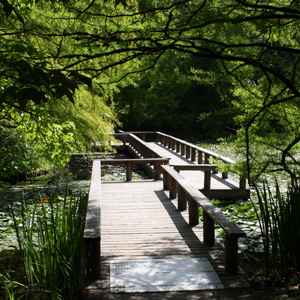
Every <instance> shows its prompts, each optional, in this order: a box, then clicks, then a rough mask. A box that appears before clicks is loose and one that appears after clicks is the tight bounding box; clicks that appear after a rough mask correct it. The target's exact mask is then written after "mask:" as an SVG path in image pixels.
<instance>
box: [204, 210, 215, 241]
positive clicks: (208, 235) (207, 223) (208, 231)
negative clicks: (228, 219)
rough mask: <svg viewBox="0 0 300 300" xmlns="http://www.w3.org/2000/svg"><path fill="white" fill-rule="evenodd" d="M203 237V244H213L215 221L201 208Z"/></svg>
mask: <svg viewBox="0 0 300 300" xmlns="http://www.w3.org/2000/svg"><path fill="white" fill-rule="evenodd" d="M203 239H204V245H208V246H212V245H214V244H215V223H214V220H213V219H212V218H211V217H210V216H209V215H208V214H207V213H206V212H205V211H204V210H203Z"/></svg>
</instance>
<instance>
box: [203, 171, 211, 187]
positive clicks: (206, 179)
mask: <svg viewBox="0 0 300 300" xmlns="http://www.w3.org/2000/svg"><path fill="white" fill-rule="evenodd" d="M210 181H211V171H210V170H208V171H204V189H206V190H209V189H210Z"/></svg>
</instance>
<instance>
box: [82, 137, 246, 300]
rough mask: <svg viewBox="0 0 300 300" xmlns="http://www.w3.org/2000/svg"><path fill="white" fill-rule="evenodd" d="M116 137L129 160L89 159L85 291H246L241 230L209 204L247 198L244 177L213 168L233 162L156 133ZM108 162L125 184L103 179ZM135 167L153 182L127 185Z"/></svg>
mask: <svg viewBox="0 0 300 300" xmlns="http://www.w3.org/2000/svg"><path fill="white" fill-rule="evenodd" d="M115 136H116V138H117V139H119V140H120V145H119V146H118V147H122V148H123V149H126V150H127V151H128V152H129V153H130V154H131V156H132V158H129V159H115V160H98V159H95V160H94V161H93V170H92V178H91V185H90V192H89V202H88V209H87V216H86V223H85V231H84V239H85V242H86V249H87V254H88V259H87V272H86V273H87V277H88V278H89V279H90V282H89V285H88V287H87V290H89V293H90V294H91V293H92V292H91V291H93V290H94V291H98V292H99V291H101V295H102V296H103V293H104V294H105V293H106V294H107V295H108V294H110V295H111V294H112V293H119V292H123V293H124V292H125V293H131V292H156V291H160V292H163V291H186V290H201V289H202V290H205V289H234V288H243V287H248V283H247V281H246V279H245V278H244V276H243V274H242V273H241V270H240V268H239V266H238V239H239V238H240V237H244V236H245V232H244V231H243V230H241V229H240V228H239V227H238V226H237V225H236V224H234V223H233V222H232V221H230V219H228V218H227V217H226V216H225V215H224V214H223V213H222V212H221V211H220V210H219V209H218V208H217V207H216V206H215V205H213V204H212V202H211V201H210V200H209V199H211V198H217V199H241V198H244V199H246V198H248V197H249V188H248V187H247V186H246V181H245V179H244V178H239V179H238V180H236V179H235V180H233V179H231V176H228V174H227V173H224V172H223V173H222V172H218V168H217V165H216V164H215V162H216V161H217V160H219V161H221V162H222V163H225V164H233V163H234V161H232V160H231V159H228V158H226V157H223V156H219V155H217V154H215V153H213V152H211V151H208V150H206V149H203V148H200V147H197V146H195V145H193V144H190V143H188V142H186V141H183V140H180V139H178V138H175V137H173V136H169V135H166V134H163V133H160V132H122V133H118V134H115ZM105 164H124V165H126V181H110V182H108V181H101V165H105ZM134 164H139V165H141V166H142V167H143V168H144V170H145V171H146V172H147V173H148V174H149V176H150V178H151V179H145V180H132V166H133V165H134ZM199 210H201V211H202V212H203V218H201V220H199ZM216 224H217V225H218V226H220V227H221V228H222V229H223V230H224V232H225V234H226V238H225V247H224V249H223V247H221V246H220V245H219V244H218V243H216V240H215V225H216ZM198 269H199V272H200V273H199V274H198V273H197V270H198ZM200 269H201V270H200ZM191 270H192V271H191ZM136 272H137V273H136ZM143 272H144V273H143ZM180 272H181V273H180ZM189 272H192V275H190V273H189ZM131 277H132V278H131ZM141 282H142V283H141ZM88 299H90V298H88ZM92 299H98V298H92ZM109 299H110V298H109Z"/></svg>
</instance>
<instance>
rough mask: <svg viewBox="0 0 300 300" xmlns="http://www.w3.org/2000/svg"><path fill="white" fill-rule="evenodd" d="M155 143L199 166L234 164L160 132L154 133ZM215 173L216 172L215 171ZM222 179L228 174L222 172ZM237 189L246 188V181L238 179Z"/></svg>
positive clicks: (229, 160) (227, 159)
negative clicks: (216, 162)
mask: <svg viewBox="0 0 300 300" xmlns="http://www.w3.org/2000/svg"><path fill="white" fill-rule="evenodd" d="M156 142H158V143H160V144H161V145H163V146H165V147H167V148H169V149H172V150H173V151H176V152H177V153H180V154H181V156H184V157H186V158H187V159H190V160H191V161H196V160H197V162H198V164H199V165H201V164H213V163H215V161H216V160H219V161H222V162H223V163H228V164H234V163H235V161H234V160H232V159H230V158H227V157H225V156H222V155H218V154H216V153H214V152H212V151H209V150H207V149H204V148H201V147H198V146H196V145H193V144H191V143H188V142H186V141H183V140H181V139H178V138H176V137H173V136H170V135H167V134H164V133H161V132H156ZM215 172H217V171H216V170H215ZM222 178H223V179H226V178H228V174H227V173H225V172H223V173H222ZM239 187H240V189H245V188H246V179H245V178H244V177H240V182H239Z"/></svg>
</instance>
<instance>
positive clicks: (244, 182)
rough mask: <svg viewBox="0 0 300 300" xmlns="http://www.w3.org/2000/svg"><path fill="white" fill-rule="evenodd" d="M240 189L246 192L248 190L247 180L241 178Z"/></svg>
mask: <svg viewBox="0 0 300 300" xmlns="http://www.w3.org/2000/svg"><path fill="white" fill-rule="evenodd" d="M240 189H242V190H245V189H246V178H244V177H240Z"/></svg>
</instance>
